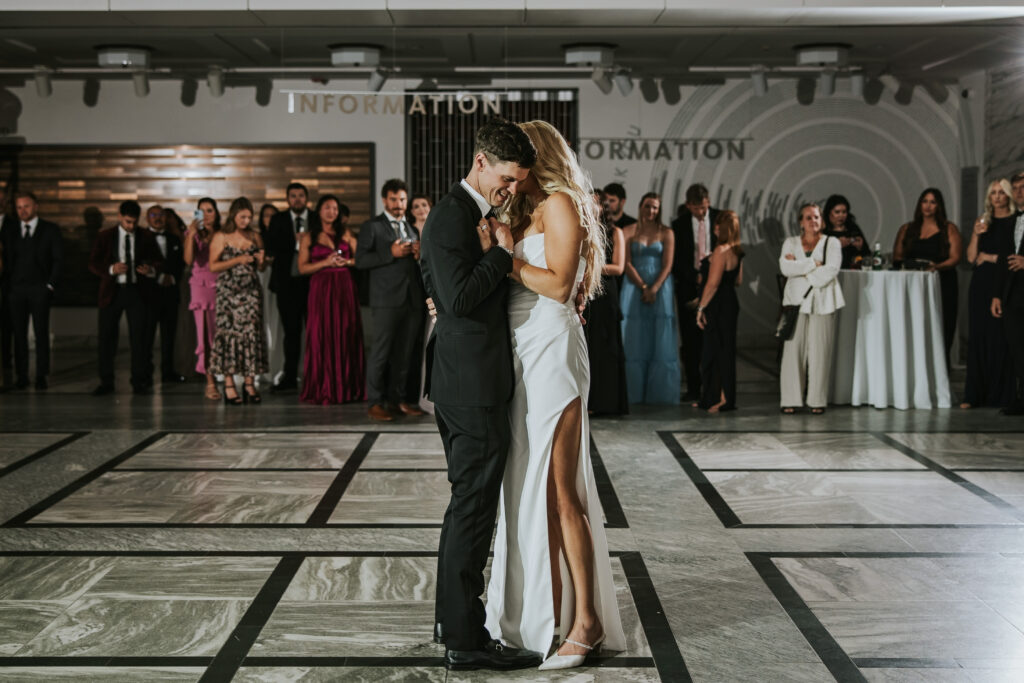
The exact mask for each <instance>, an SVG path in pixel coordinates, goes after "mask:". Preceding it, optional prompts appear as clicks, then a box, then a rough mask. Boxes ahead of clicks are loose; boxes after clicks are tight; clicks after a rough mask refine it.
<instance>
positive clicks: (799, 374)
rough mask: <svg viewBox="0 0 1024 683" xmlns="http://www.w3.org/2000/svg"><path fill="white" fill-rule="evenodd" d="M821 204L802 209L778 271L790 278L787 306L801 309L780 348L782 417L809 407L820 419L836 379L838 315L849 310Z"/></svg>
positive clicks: (836, 246) (839, 254)
mask: <svg viewBox="0 0 1024 683" xmlns="http://www.w3.org/2000/svg"><path fill="white" fill-rule="evenodd" d="M822 227H823V226H822V221H821V211H820V210H819V209H818V205H817V204H804V205H803V206H801V207H800V234H799V235H797V236H795V237H789V238H787V239H786V241H785V242H783V243H782V254H781V255H780V256H779V269H780V270H781V271H782V274H783V275H785V276H786V289H785V290H784V291H783V295H782V304H783V305H784V306H799V307H800V312H799V315H798V316H797V319H796V328H795V330H794V332H793V336H792V337H791V338H790V339H788V340H787V341H786V342H785V343H784V345H783V348H782V368H781V369H780V371H779V383H780V385H781V393H782V412H783V413H785V414H787V415H792V414H793V413H794V412H796V410H797V408H799V407H802V406H803V405H804V395H805V393H806V396H807V406H808V407H810V409H811V413H812V414H814V415H822V414H824V412H825V407H826V405H827V404H828V390H829V382H830V380H831V377H832V342H833V337H834V330H835V313H836V311H837V310H839V309H840V308H842V307H843V306H845V305H846V301H845V300H844V299H843V291H842V289H841V288H840V287H839V282H838V280H837V276H838V275H839V270H840V266H841V265H842V263H843V247H842V245H841V244H840V242H839V240H838V239H835V238H831V237H827V236H825V235H823V234H822Z"/></svg>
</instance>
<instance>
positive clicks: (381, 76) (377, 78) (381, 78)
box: [366, 67, 389, 92]
mask: <svg viewBox="0 0 1024 683" xmlns="http://www.w3.org/2000/svg"><path fill="white" fill-rule="evenodd" d="M388 75H389V74H388V72H387V70H386V69H383V68H381V67H377V68H376V69H374V71H373V73H372V74H370V80H368V81H367V82H366V89H367V90H369V91H370V92H380V89H381V88H383V87H384V83H385V82H386V81H387V80H388Z"/></svg>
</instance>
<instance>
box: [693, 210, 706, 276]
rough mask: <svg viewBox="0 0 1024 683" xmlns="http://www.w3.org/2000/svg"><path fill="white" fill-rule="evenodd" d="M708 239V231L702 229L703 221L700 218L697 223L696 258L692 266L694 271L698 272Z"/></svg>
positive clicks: (704, 228)
mask: <svg viewBox="0 0 1024 683" xmlns="http://www.w3.org/2000/svg"><path fill="white" fill-rule="evenodd" d="M707 239H708V230H707V228H706V227H704V219H703V218H701V219H700V220H699V221H697V256H696V261H697V262H696V263H695V264H694V269H695V270H700V262H701V261H703V260H704V257H705V256H706V255H707V252H706V251H705V250H704V244H705V243H706V242H707Z"/></svg>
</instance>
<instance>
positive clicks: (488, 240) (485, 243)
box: [476, 218, 494, 254]
mask: <svg viewBox="0 0 1024 683" xmlns="http://www.w3.org/2000/svg"><path fill="white" fill-rule="evenodd" d="M476 234H477V237H479V238H480V248H481V249H482V250H483V251H484V253H485V254H486V253H487V252H488V251H489V250H490V248H491V247H493V246H494V237H493V236H492V235H491V231H490V228H488V227H487V221H485V220H484V219H482V218H481V219H480V223H479V224H478V225H477V226H476Z"/></svg>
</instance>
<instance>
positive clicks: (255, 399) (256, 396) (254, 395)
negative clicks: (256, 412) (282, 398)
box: [243, 382, 263, 404]
mask: <svg viewBox="0 0 1024 683" xmlns="http://www.w3.org/2000/svg"><path fill="white" fill-rule="evenodd" d="M243 396H244V400H245V402H246V403H257V404H259V403H262V402H263V397H262V396H260V392H258V391H256V385H255V384H249V383H248V382H247V383H246V385H245V392H244V393H243Z"/></svg>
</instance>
